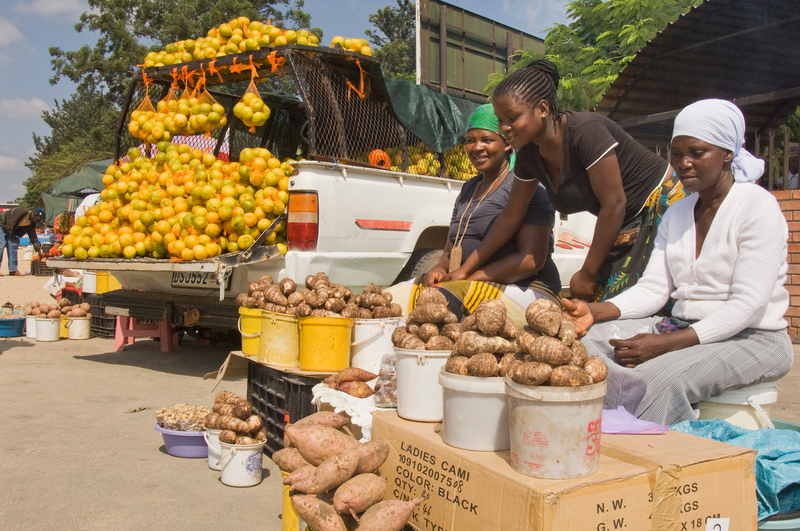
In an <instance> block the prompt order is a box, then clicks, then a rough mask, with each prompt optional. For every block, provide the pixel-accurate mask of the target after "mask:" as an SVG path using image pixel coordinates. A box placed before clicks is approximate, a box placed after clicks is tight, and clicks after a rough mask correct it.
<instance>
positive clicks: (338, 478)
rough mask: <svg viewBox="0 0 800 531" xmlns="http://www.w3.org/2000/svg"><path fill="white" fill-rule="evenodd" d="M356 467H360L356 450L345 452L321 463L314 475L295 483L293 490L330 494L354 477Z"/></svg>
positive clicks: (351, 449)
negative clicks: (329, 492)
mask: <svg viewBox="0 0 800 531" xmlns="http://www.w3.org/2000/svg"><path fill="white" fill-rule="evenodd" d="M356 467H358V454H357V453H356V450H355V449H354V448H350V449H347V450H343V451H341V452H339V453H337V454H335V455H332V456H331V457H329V458H327V459H326V460H325V461H323V462H322V463H320V465H319V466H318V467H317V468H316V470H315V471H314V473H313V474H309V475H308V476H305V477H302V478H300V479H298V480H296V481H294V482H293V483H292V488H291V490H292V491H294V492H302V493H303V494H320V493H323V492H328V491H329V490H332V489H335V488H336V487H338V486H339V485H341V484H342V483H344V482H345V481H347V480H348V479H350V478H351V477H353V475H354V474H355V472H356ZM287 479H288V478H287Z"/></svg>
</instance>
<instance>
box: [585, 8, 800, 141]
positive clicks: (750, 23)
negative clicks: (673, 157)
mask: <svg viewBox="0 0 800 531" xmlns="http://www.w3.org/2000/svg"><path fill="white" fill-rule="evenodd" d="M704 98H722V99H728V100H733V101H734V102H735V103H736V104H737V105H739V107H740V108H741V109H742V111H743V112H744V114H745V119H746V121H747V126H748V131H749V132H751V133H752V132H755V131H764V130H765V129H767V128H769V127H774V126H776V125H779V124H781V123H783V122H784V121H785V119H786V117H787V116H788V115H789V114H791V113H792V112H793V110H794V108H795V107H797V106H798V105H800V0H707V1H706V2H705V3H703V4H702V5H700V6H699V7H696V8H694V9H692V10H691V11H689V12H688V13H687V14H685V15H684V16H682V17H681V18H679V19H678V20H677V21H675V22H674V23H673V24H671V25H670V26H668V27H667V28H666V29H665V30H664V31H662V32H661V33H659V34H658V35H657V36H656V37H655V38H654V39H653V40H652V41H650V43H648V44H647V46H645V48H644V49H643V50H641V51H640V52H639V54H638V55H637V56H636V58H635V59H634V60H633V61H632V62H631V63H630V64H629V65H628V66H627V67H626V68H625V69H624V70H622V72H621V73H620V75H619V77H618V78H617V80H616V81H615V82H614V83H613V84H612V85H611V88H610V89H609V90H608V92H606V94H605V95H604V97H603V100H602V101H601V103H600V104H599V105H598V107H597V109H596V110H597V111H598V112H601V113H603V114H605V115H607V116H609V117H610V118H612V119H613V120H615V121H617V122H619V123H620V125H622V126H623V127H624V128H625V129H626V130H627V131H628V132H629V133H631V135H632V136H634V137H635V138H637V139H638V140H640V141H642V142H644V143H646V144H656V143H661V142H668V141H669V136H670V134H671V130H672V122H673V118H674V117H675V115H676V114H677V113H678V111H680V109H682V108H683V107H685V106H686V105H688V104H690V103H692V102H694V101H697V100H700V99H704Z"/></svg>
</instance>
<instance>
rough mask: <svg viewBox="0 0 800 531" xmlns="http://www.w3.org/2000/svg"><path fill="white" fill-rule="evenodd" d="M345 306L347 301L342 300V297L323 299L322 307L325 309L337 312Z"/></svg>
mask: <svg viewBox="0 0 800 531" xmlns="http://www.w3.org/2000/svg"><path fill="white" fill-rule="evenodd" d="M345 306H347V303H346V302H344V299H334V298H330V299H328V300H327V301H325V304H324V305H323V308H325V309H326V310H330V311H332V312H336V313H339V312H341V311H342V310H344V307H345Z"/></svg>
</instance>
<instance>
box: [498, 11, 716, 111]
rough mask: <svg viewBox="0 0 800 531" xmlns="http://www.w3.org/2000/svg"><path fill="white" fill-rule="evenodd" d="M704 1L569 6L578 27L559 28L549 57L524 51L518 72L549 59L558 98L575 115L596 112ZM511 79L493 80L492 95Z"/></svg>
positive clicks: (548, 42)
mask: <svg viewBox="0 0 800 531" xmlns="http://www.w3.org/2000/svg"><path fill="white" fill-rule="evenodd" d="M702 3H703V0H605V1H604V0H575V1H574V2H571V3H569V4H567V16H568V18H569V19H570V20H572V22H570V23H569V24H557V25H555V26H554V27H553V28H551V29H550V30H549V31H548V33H547V37H546V38H545V46H546V47H547V52H546V53H545V55H544V56H542V55H541V54H536V53H533V52H524V51H518V52H517V53H516V55H517V56H518V57H519V58H520V60H519V62H517V63H516V64H515V65H514V66H513V67H512V69H516V68H523V67H524V66H526V65H527V64H529V63H530V62H531V61H533V60H535V59H540V58H542V57H546V58H547V59H549V60H551V61H553V62H554V63H555V64H556V66H558V70H559V73H560V74H561V82H560V83H559V87H558V96H559V99H561V101H562V103H563V104H564V107H565V108H566V109H571V110H586V109H591V108H592V107H594V106H595V105H597V103H599V102H600V99H601V98H602V97H603V94H604V93H605V92H606V90H608V88H609V87H610V86H611V84H612V83H613V82H614V80H616V79H617V75H618V74H619V72H620V71H621V70H622V69H623V68H625V66H626V65H627V64H628V63H630V62H631V61H632V60H633V58H634V57H636V54H637V53H638V52H639V50H641V49H642V48H643V47H644V46H645V45H646V44H647V43H648V42H649V41H650V40H651V39H652V38H653V37H655V36H656V35H657V34H658V32H659V31H661V30H663V29H664V28H666V27H667V25H669V24H670V23H671V22H674V21H675V20H676V19H677V18H678V17H680V16H681V15H682V14H683V13H686V12H687V11H688V10H689V9H690V8H692V7H693V6H697V5H700V4H702ZM504 77H505V74H495V75H493V76H491V77H490V78H489V85H488V86H487V87H486V89H485V90H486V91H487V92H491V91H492V90H494V87H496V86H497V84H498V83H499V82H500V81H501V80H502V79H503V78H504Z"/></svg>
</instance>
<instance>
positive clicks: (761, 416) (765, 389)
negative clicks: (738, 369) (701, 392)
mask: <svg viewBox="0 0 800 531" xmlns="http://www.w3.org/2000/svg"><path fill="white" fill-rule="evenodd" d="M777 401H778V382H762V383H759V384H755V385H751V386H748V387H742V388H741V389H731V390H729V391H724V392H723V393H721V394H719V395H716V396H712V397H709V398H708V400H706V401H703V402H700V403H699V404H698V405H697V407H698V409H699V410H700V417H699V418H700V420H707V419H722V420H724V421H726V422H728V423H730V424H733V425H734V426H739V427H740V428H746V429H748V430H758V429H762V428H774V427H775V426H774V425H773V424H772V421H771V420H770V418H769V411H770V405H771V404H774V403H775V402H777Z"/></svg>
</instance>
